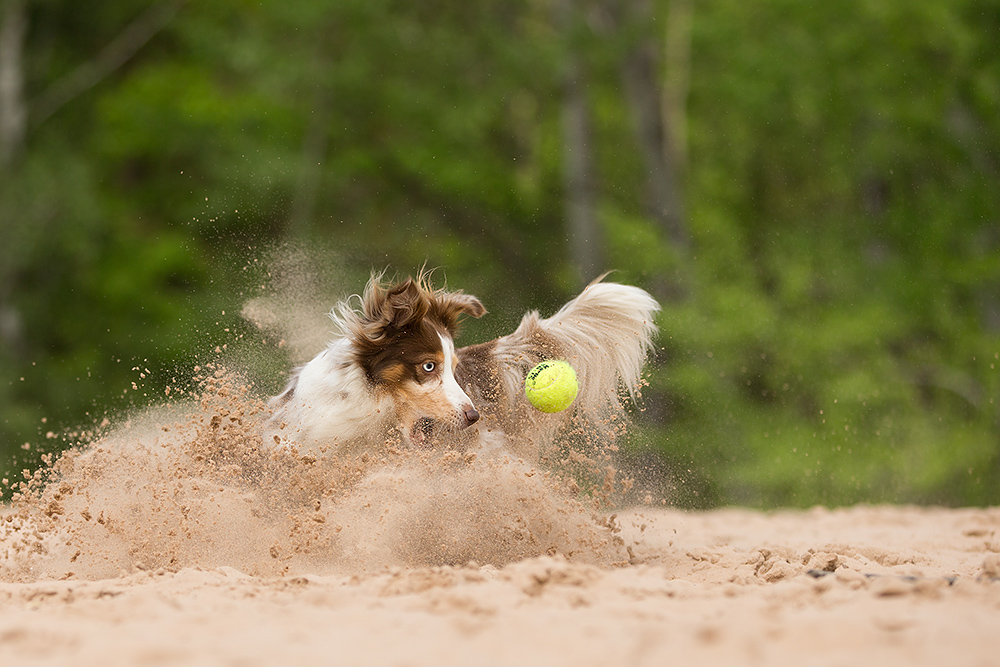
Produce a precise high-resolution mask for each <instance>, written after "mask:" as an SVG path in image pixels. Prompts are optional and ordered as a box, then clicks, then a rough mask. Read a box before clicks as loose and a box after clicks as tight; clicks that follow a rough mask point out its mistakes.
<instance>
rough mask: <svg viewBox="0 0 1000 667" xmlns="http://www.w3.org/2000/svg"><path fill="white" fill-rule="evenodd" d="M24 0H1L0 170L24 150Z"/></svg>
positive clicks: (4, 170) (10, 163) (9, 166)
mask: <svg viewBox="0 0 1000 667" xmlns="http://www.w3.org/2000/svg"><path fill="white" fill-rule="evenodd" d="M27 27H28V17H27V10H26V8H25V5H24V0H0V174H2V173H4V172H7V171H9V170H11V169H12V168H13V166H14V164H15V163H16V162H17V160H18V158H19V157H20V156H21V152H22V151H23V150H24V141H25V133H26V131H27V123H28V110H27V107H26V105H25V102H24V63H23V56H24V35H25V33H26V32H27Z"/></svg>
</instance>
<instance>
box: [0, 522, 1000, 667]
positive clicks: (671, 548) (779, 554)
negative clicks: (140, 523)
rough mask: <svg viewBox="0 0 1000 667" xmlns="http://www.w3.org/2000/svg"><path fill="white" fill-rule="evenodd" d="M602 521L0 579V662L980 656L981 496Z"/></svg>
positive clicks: (997, 656) (972, 660) (983, 643)
mask: <svg viewBox="0 0 1000 667" xmlns="http://www.w3.org/2000/svg"><path fill="white" fill-rule="evenodd" d="M617 520H618V522H619V524H620V526H621V532H620V535H621V537H622V538H623V539H624V542H625V546H626V547H627V548H628V550H629V551H630V554H631V561H632V562H631V563H619V564H610V565H595V564H587V563H583V562H576V561H573V560H567V559H566V558H564V557H562V556H555V557H553V556H548V555H541V556H534V557H528V558H524V559H521V560H517V561H514V562H511V563H509V564H506V565H505V566H502V567H494V566H492V565H480V564H477V563H470V564H468V565H466V566H463V567H452V566H443V567H442V566H436V567H435V566H430V567H426V566H419V567H389V568H387V569H386V570H384V571H381V572H368V573H362V574H350V573H338V574H324V575H320V574H309V573H304V574H302V573H300V574H295V575H286V576H250V575H248V574H246V573H244V572H241V571H240V570H237V569H235V568H233V567H228V566H219V567H201V566H193V567H183V568H181V569H178V570H177V571H170V570H169V569H165V568H161V569H158V570H155V571H136V572H134V573H132V574H128V575H125V576H121V577H117V578H106V579H98V580H77V579H72V578H71V579H69V580H63V581H58V580H41V581H28V582H26V583H0V663H2V664H32V665H34V664H52V665H67V664H73V665H173V664H177V665H180V664H183V665H202V664H204V665H277V664H292V665H321V664H324V665H325V664H345V665H473V664H474V665H514V664H532V665H534V664H537V665H559V664H566V665H577V666H578V665H617V664H621V665H665V664H761V665H795V666H796V667H801V666H803V665H857V664H868V665H875V664H877V665H907V666H908V667H912V666H913V665H945V664H947V665H984V666H985V665H997V664H1000V581H998V576H1000V509H996V508H994V509H924V508H912V507H855V508H849V509H840V510H827V509H822V508H817V509H814V510H810V511H805V512H798V511H795V512H793V511H787V512H775V513H758V512H751V511H745V510H737V509H729V510H719V511H712V512H704V513H687V512H680V511H673V510H661V509H653V510H649V509H639V510H632V511H626V512H622V513H620V514H619V515H618V519H617ZM810 571H813V574H810V573H809V572H810ZM819 572H822V573H823V574H821V575H819V574H818V573H819ZM814 575H818V576H814Z"/></svg>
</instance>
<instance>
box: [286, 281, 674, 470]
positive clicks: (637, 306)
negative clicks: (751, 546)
mask: <svg viewBox="0 0 1000 667" xmlns="http://www.w3.org/2000/svg"><path fill="white" fill-rule="evenodd" d="M350 310H351V309H350V306H349V304H348V302H344V303H342V304H340V305H339V306H338V308H337V309H335V310H334V313H333V319H334V321H335V322H337V323H338V324H339V325H340V328H341V332H340V335H339V336H337V337H336V338H335V339H334V340H333V341H332V342H331V343H330V344H329V345H328V346H327V348H326V349H325V350H324V351H323V352H321V353H320V354H319V355H317V356H316V357H315V358H314V359H313V360H312V361H310V362H309V363H307V364H306V365H305V366H303V367H302V368H301V369H300V370H299V371H298V373H297V375H296V376H295V377H294V378H293V380H292V382H291V383H290V385H289V387H288V389H286V390H285V392H284V393H283V394H281V395H279V396H277V397H276V398H274V399H272V402H271V405H272V406H273V408H274V416H273V418H272V423H273V424H274V425H275V426H276V430H275V433H276V434H277V435H278V436H279V439H281V440H285V441H289V442H294V443H296V444H298V445H299V446H303V447H310V448H311V447H317V446H323V445H329V446H331V447H334V448H336V449H338V450H339V449H341V448H344V447H351V448H355V447H357V446H362V447H371V446H375V445H377V444H378V443H380V442H383V441H384V440H385V438H386V437H387V435H388V434H389V433H391V432H392V431H393V430H394V429H399V430H400V431H401V432H402V434H403V439H404V441H410V442H411V444H413V443H412V439H411V437H410V436H411V435H412V433H411V432H410V431H409V430H408V429H410V427H411V425H412V424H414V423H415V420H418V419H420V418H421V417H424V416H428V415H426V414H422V413H421V410H420V409H419V408H417V407H415V406H414V405H408V404H399V401H401V400H405V399H401V398H400V396H407V395H409V396H411V397H412V400H413V402H414V403H423V404H427V403H429V402H435V401H436V402H437V404H438V405H448V406H451V409H450V412H448V411H445V412H441V411H440V410H439V411H438V414H436V415H435V418H436V419H437V421H438V423H439V424H441V426H442V427H443V430H441V431H440V432H437V433H436V435H437V436H438V439H437V444H439V445H441V444H444V445H447V444H449V442H459V441H461V442H462V443H463V444H464V445H466V446H468V445H470V444H471V443H470V442H469V438H470V437H472V438H474V439H476V440H478V442H479V445H480V446H482V445H484V444H486V443H487V442H491V443H505V444H506V445H507V446H508V447H510V448H511V449H513V450H514V451H515V452H516V453H518V454H520V455H522V456H525V457H527V458H536V457H537V456H538V454H539V452H540V451H541V450H542V449H543V448H544V447H545V445H546V443H550V442H551V440H552V438H553V437H554V435H555V432H556V431H557V430H558V429H559V428H561V427H562V425H564V424H565V423H567V421H568V420H569V419H571V418H572V417H573V416H575V415H582V416H583V417H585V418H589V419H591V420H592V421H599V420H601V419H606V418H607V417H608V416H609V415H610V414H612V413H614V412H621V410H622V407H623V406H622V403H621V397H622V396H623V395H624V396H628V397H629V398H631V399H632V400H634V399H635V397H636V391H637V386H638V384H639V382H640V377H641V372H642V367H643V364H644V362H645V359H646V356H647V354H648V353H649V351H650V349H651V347H652V336H653V335H654V334H655V332H656V326H655V324H654V322H653V317H654V316H655V314H656V312H657V311H658V310H659V305H658V304H657V303H656V301H655V300H654V299H653V298H652V297H651V296H650V295H649V294H647V293H646V292H645V291H643V290H641V289H639V288H637V287H631V286H628V285H620V284H616V283H602V282H599V281H595V282H594V283H592V284H591V285H589V286H588V287H587V288H586V289H584V291H583V292H582V293H581V294H580V295H579V296H577V297H576V298H575V299H573V300H572V301H570V302H569V303H567V304H566V305H565V306H563V307H562V308H561V309H560V310H559V311H558V312H556V313H555V314H554V315H552V316H551V317H548V318H542V317H540V316H539V314H538V313H537V312H530V313H528V314H527V315H525V316H524V318H523V319H522V321H521V324H520V326H518V328H517V329H516V330H515V331H514V332H513V333H511V334H509V335H507V336H504V337H502V338H499V339H497V340H496V341H495V342H494V345H493V346H492V347H491V348H490V350H491V351H490V357H491V359H490V363H489V364H488V365H489V366H490V367H491V368H493V369H494V372H495V376H494V377H491V378H490V379H485V378H484V376H481V375H480V374H478V371H479V370H481V369H478V368H470V367H469V366H470V364H475V363H478V362H477V361H476V360H477V357H476V356H475V355H474V354H471V353H470V352H469V350H471V349H472V348H473V347H475V346H472V347H470V348H462V349H459V350H456V349H455V345H454V342H453V341H452V340H451V338H450V337H449V336H447V335H441V342H442V347H443V352H444V367H443V368H441V369H440V376H439V377H438V378H436V379H435V380H433V381H428V382H425V383H423V384H421V385H419V387H417V388H416V389H414V390H413V391H411V392H410V394H406V392H402V393H393V392H386V391H376V390H375V389H374V387H372V385H371V383H370V381H369V380H368V379H367V378H366V377H365V373H364V371H363V369H361V368H360V367H359V366H358V365H357V363H356V362H354V361H353V359H354V356H353V355H352V354H351V342H350V340H349V337H348V336H347V335H346V327H345V326H344V324H343V323H344V322H345V321H346V320H347V316H345V315H344V313H345V312H347V311H350ZM348 314H349V313H348ZM548 358H561V359H565V360H566V361H568V362H569V363H570V364H571V365H572V366H573V367H574V368H575V369H576V372H577V377H578V380H579V383H580V391H579V394H578V396H577V399H576V401H575V403H574V405H573V407H572V408H570V409H569V410H566V411H565V412H563V413H560V414H557V415H547V414H543V413H541V412H538V411H537V410H534V409H533V408H531V406H530V404H528V402H527V399H526V398H525V396H524V391H523V386H524V384H523V383H524V376H525V375H526V374H527V372H528V371H529V370H530V369H531V368H532V367H533V366H534V365H535V364H537V363H538V362H539V361H541V360H543V359H548ZM456 365H457V366H458V367H459V371H461V373H460V377H459V380H461V383H462V384H464V385H465V387H464V389H463V386H462V384H460V382H459V381H458V380H456V373H455V367H456ZM463 366H464V367H463ZM487 385H489V386H487ZM621 390H624V393H622V392H621ZM470 397H471V398H470ZM418 399H419V400H418ZM469 409H472V410H476V409H478V410H479V411H480V412H482V413H483V419H482V420H481V421H480V422H479V423H478V424H477V425H476V427H475V428H471V429H466V430H464V431H463V430H462V429H464V427H465V426H466V425H467V423H468V422H467V420H464V418H463V414H465V412H466V411H467V410H469ZM425 412H426V411H425ZM446 414H450V415H452V416H442V415H446ZM463 420H464V421H463ZM417 444H424V443H423V442H420V443H417Z"/></svg>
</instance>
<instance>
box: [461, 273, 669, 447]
mask: <svg viewBox="0 0 1000 667" xmlns="http://www.w3.org/2000/svg"><path fill="white" fill-rule="evenodd" d="M659 309H660V306H659V304H657V303H656V301H655V300H654V299H653V297H651V296H650V295H649V294H648V293H646V292H645V291H643V290H641V289H639V288H638V287H631V286H628V285H620V284H617V283H602V282H600V280H597V281H595V282H593V283H591V284H590V285H588V286H587V288H586V289H584V290H583V292H582V293H581V294H580V295H579V296H578V297H576V298H575V299H573V300H572V301H570V302H569V303H567V304H566V305H565V306H563V307H562V308H561V309H560V310H559V311H558V312H557V313H556V314H554V315H553V316H552V317H547V318H543V317H540V316H539V314H538V313H537V312H530V313H528V314H527V315H525V316H524V318H523V319H522V320H521V324H520V326H518V328H517V330H516V331H514V333H512V334H510V335H508V336H504V337H503V338H498V339H497V340H495V341H491V342H489V343H484V344H482V345H475V346H470V347H469V348H463V350H460V351H459V358H460V360H461V361H460V366H459V371H463V370H464V371H466V372H465V373H460V382H461V383H463V384H467V385H470V390H471V393H470V396H471V397H472V399H473V402H475V403H476V404H477V407H479V406H480V405H483V406H485V408H486V409H485V410H484V409H483V408H480V412H481V413H484V416H493V417H494V418H496V419H499V420H500V422H501V423H500V427H501V428H502V430H503V431H504V432H505V433H506V434H507V435H508V436H516V435H527V436H530V437H531V439H532V440H534V441H535V444H536V445H540V444H542V443H539V442H538V439H537V437H535V436H543V433H542V432H545V434H544V436H543V437H548V436H551V434H552V433H553V432H554V429H556V428H558V427H559V426H560V425H561V424H562V423H565V421H566V420H568V419H569V418H571V417H572V416H573V415H582V416H583V417H585V418H587V419H590V420H593V421H599V420H602V419H605V418H606V417H607V416H608V415H609V414H612V413H615V412H619V411H621V410H622V408H623V406H622V403H621V399H622V398H623V397H624V396H626V395H627V396H628V397H630V398H631V399H632V400H635V397H636V391H637V387H638V384H639V380H640V375H641V373H642V367H643V365H644V363H645V360H646V355H647V354H648V352H649V350H650V349H651V347H652V339H653V336H654V335H655V334H656V325H655V324H654V322H653V317H654V315H655V314H656V312H657V311H658V310H659ZM545 359H564V360H566V361H567V362H569V363H570V364H571V365H572V366H573V368H574V369H575V370H576V374H577V379H578V381H579V383H580V391H579V394H578V395H577V398H576V401H575V402H574V405H573V406H572V407H571V408H570V409H568V410H566V411H565V412H564V413H560V414H558V415H546V414H543V413H541V412H538V411H536V410H534V409H533V408H531V406H530V405H529V404H528V402H527V399H526V398H525V396H524V376H525V375H526V374H527V373H528V371H529V370H531V368H532V367H533V366H534V365H535V364H537V363H538V362H540V361H543V360H545ZM486 362H490V363H486ZM463 367H464V368H463ZM477 369H478V372H477ZM484 370H485V371H486V372H483V371H484ZM622 390H624V391H622ZM490 413H492V415H491V414H490ZM487 426H488V421H487V422H486V423H484V424H483V427H487ZM480 430H482V428H481V429H480ZM529 431H530V433H528V432H529ZM511 444H513V443H511Z"/></svg>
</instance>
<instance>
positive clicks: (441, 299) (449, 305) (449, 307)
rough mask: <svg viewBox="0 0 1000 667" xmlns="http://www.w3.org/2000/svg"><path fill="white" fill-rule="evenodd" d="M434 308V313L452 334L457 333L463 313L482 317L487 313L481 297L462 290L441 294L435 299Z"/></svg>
mask: <svg viewBox="0 0 1000 667" xmlns="http://www.w3.org/2000/svg"><path fill="white" fill-rule="evenodd" d="M432 308H433V315H434V316H435V317H436V318H437V319H438V320H439V321H440V322H441V323H442V324H444V326H445V328H447V329H448V331H449V332H450V333H451V334H452V335H454V334H455V331H456V329H457V328H458V323H459V320H460V319H461V317H462V316H463V315H471V316H472V317H482V316H483V315H485V314H486V308H485V307H484V306H483V304H482V302H481V301H480V300H479V299H477V298H476V297H474V296H472V295H471V294H463V293H462V292H445V293H444V294H440V295H439V296H438V297H437V298H436V299H435V300H434V304H433V306H432Z"/></svg>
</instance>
